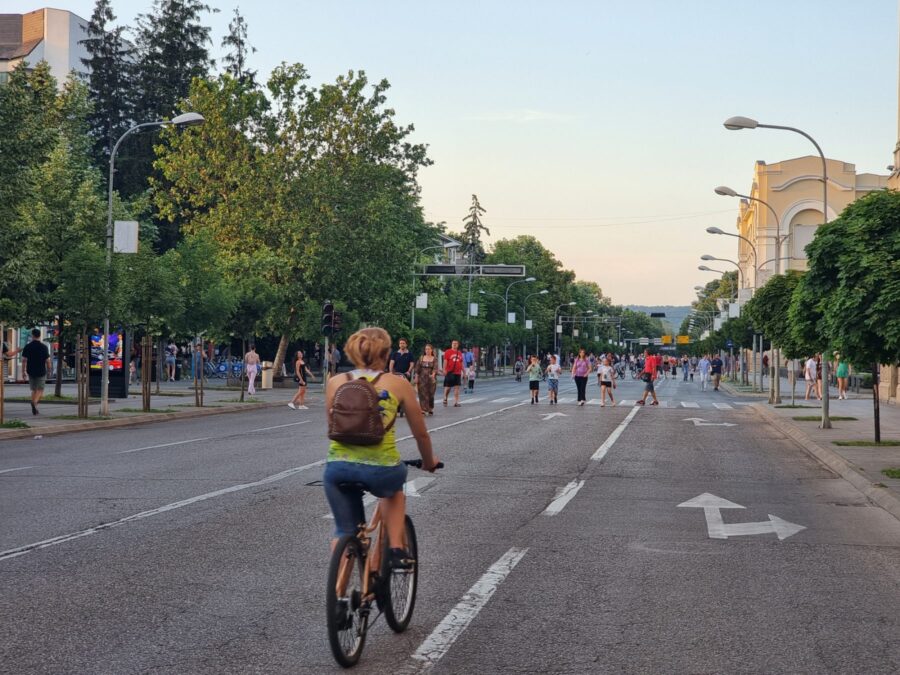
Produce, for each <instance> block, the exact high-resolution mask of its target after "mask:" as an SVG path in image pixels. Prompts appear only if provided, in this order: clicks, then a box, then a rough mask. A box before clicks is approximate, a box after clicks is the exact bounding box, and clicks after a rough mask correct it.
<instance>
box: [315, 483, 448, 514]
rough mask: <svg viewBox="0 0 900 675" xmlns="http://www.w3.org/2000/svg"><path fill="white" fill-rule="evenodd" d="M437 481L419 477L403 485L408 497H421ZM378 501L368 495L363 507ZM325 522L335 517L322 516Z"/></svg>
mask: <svg viewBox="0 0 900 675" xmlns="http://www.w3.org/2000/svg"><path fill="white" fill-rule="evenodd" d="M434 479H435V477H434V476H419V477H418V478H416V479H414V480H408V481H406V482H405V483H404V484H403V491H404V492H405V493H406V496H407V497H421V496H422V492H423V491H424V490H425V487H426V486H427V485H428V484H429V483H431V482H432V481H433V480H434ZM377 500H378V497H376V496H375V495H373V494H370V493H368V492H367V493H366V496H365V497H363V507H364V508H368V507H369V506H371V505H372V504H374V503H375V502H376V501H377ZM322 518H323V519H324V520H334V516H333V515H331V514H330V513H328V514H326V515H324V516H322Z"/></svg>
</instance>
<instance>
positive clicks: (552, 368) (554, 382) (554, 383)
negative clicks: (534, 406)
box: [546, 355, 561, 405]
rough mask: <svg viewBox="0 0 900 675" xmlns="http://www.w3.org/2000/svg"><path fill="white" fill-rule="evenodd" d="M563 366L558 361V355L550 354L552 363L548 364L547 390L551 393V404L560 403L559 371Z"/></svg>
mask: <svg viewBox="0 0 900 675" xmlns="http://www.w3.org/2000/svg"><path fill="white" fill-rule="evenodd" d="M560 370H561V368H560V367H559V364H558V363H557V362H556V356H555V355H551V356H550V365H549V366H547V371H546V372H547V392H548V394H549V395H550V405H559V403H558V402H557V400H556V399H557V397H558V396H559V372H560Z"/></svg>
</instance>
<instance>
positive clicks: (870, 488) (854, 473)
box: [751, 403, 900, 520]
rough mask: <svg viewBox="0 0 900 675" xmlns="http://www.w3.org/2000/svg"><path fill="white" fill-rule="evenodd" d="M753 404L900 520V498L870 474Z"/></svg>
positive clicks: (783, 430)
mask: <svg viewBox="0 0 900 675" xmlns="http://www.w3.org/2000/svg"><path fill="white" fill-rule="evenodd" d="M751 407H752V408H754V409H755V410H756V411H757V412H759V413H760V414H761V415H762V416H763V417H765V418H767V419H768V421H769V422H771V423H772V425H773V426H774V427H776V428H777V429H778V430H779V431H781V432H782V433H783V434H784V435H785V436H787V437H788V438H790V439H791V440H792V441H794V442H795V443H796V444H797V445H799V446H800V447H801V448H803V449H804V450H805V451H806V452H807V453H808V454H810V455H812V456H813V457H814V458H815V459H817V460H818V461H819V462H820V463H821V464H823V465H824V466H825V467H827V468H828V469H830V470H831V471H833V472H834V473H835V474H837V475H838V476H840V477H841V478H843V479H844V480H846V481H847V482H848V483H850V484H851V485H852V486H853V487H855V488H856V489H857V490H859V491H860V492H861V493H862V494H863V495H864V496H865V497H866V498H867V499H868V500H869V501H871V502H872V503H874V504H876V505H877V506H880V507H881V508H883V509H884V510H885V511H887V512H888V513H890V514H891V515H892V516H894V518H896V519H897V520H900V498H898V497H895V496H894V495H892V494H891V493H890V492H889V491H888V490H887V489H886V488H880V487H876V486H875V485H874V484H873V483H872V479H871V478H870V477H868V476H866V475H865V474H864V473H862V472H861V471H859V470H858V469H857V468H856V467H855V466H854V465H853V464H851V463H850V462H848V461H847V460H846V459H844V457H842V456H841V455H840V454H838V453H837V452H835V451H834V450H831V449H830V448H825V447H822V446H821V445H819V444H818V443H816V442H815V441H813V440H812V439H811V438H810V437H809V436H807V435H806V434H805V433H803V432H802V431H800V429H798V428H796V427H795V426H794V425H793V424H791V423H790V422H788V421H786V420H784V419H783V418H782V417H781V416H779V415H778V414H776V413H774V412H772V411H771V410H769V409H768V408H767V407H766V406H764V405H761V404H759V403H754V404H752V406H751Z"/></svg>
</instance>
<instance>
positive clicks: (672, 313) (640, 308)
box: [628, 305, 691, 333]
mask: <svg viewBox="0 0 900 675" xmlns="http://www.w3.org/2000/svg"><path fill="white" fill-rule="evenodd" d="M628 309H630V310H633V311H635V312H644V313H645V314H650V313H651V312H664V313H665V315H666V318H664V319H662V321H663V322H664V323H665V324H668V326H669V331H670V332H671V333H675V332H676V331H677V330H678V329H679V328H680V327H681V322H682V321H684V317H686V316H687V315H688V314H690V313H691V308H690V306H675V305H659V306H655V307H651V306H649V305H628Z"/></svg>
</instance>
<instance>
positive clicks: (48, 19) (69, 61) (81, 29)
mask: <svg viewBox="0 0 900 675" xmlns="http://www.w3.org/2000/svg"><path fill="white" fill-rule="evenodd" d="M86 37H87V21H85V20H84V19H82V18H81V17H80V16H78V15H76V14H73V13H72V12H67V11H65V10H62V9H49V8H44V9H38V10H35V11H33V12H28V13H27V14H0V84H4V83H5V82H6V80H7V79H8V78H9V73H11V72H12V71H13V70H15V68H16V67H17V66H18V65H19V64H20V63H22V62H23V61H25V62H27V63H29V64H32V65H34V64H36V63H39V62H40V61H46V62H47V63H48V64H49V65H50V72H51V74H52V75H53V77H55V78H56V80H57V82H58V83H59V86H60V87H62V85H63V83H64V82H65V80H66V77H68V75H69V73H70V72H71V71H73V70H74V71H76V72H79V73H81V72H84V69H85V68H84V65H83V64H82V63H81V59H86V58H88V53H87V50H86V49H85V48H84V45H83V44H81V41H82V40H84V39H85V38H86Z"/></svg>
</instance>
